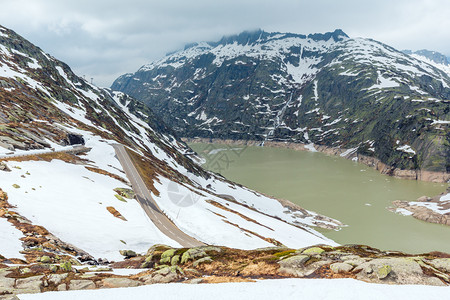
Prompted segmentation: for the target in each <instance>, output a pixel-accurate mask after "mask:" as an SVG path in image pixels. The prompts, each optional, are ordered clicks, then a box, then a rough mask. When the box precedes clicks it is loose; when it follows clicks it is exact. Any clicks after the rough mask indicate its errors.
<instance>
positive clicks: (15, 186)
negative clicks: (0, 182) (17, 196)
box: [12, 183, 20, 189]
mask: <svg viewBox="0 0 450 300" xmlns="http://www.w3.org/2000/svg"><path fill="white" fill-rule="evenodd" d="M12 186H13V188H15V189H20V185H18V184H16V183H14V184H13V185H12Z"/></svg>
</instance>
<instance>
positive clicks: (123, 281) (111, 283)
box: [102, 278, 142, 288]
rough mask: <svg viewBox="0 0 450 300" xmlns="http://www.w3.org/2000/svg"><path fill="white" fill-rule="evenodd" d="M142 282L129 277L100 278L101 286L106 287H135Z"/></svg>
mask: <svg viewBox="0 0 450 300" xmlns="http://www.w3.org/2000/svg"><path fill="white" fill-rule="evenodd" d="M141 284H142V283H141V282H140V281H137V280H133V279H129V278H105V279H103V280H102V286H103V287H106V288H121V287H136V286H139V285H141Z"/></svg>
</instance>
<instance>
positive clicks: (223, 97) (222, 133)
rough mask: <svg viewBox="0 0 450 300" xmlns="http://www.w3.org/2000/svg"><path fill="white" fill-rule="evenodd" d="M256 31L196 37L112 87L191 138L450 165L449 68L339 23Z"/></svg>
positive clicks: (409, 166) (399, 165)
mask: <svg viewBox="0 0 450 300" xmlns="http://www.w3.org/2000/svg"><path fill="white" fill-rule="evenodd" d="M258 33H259V34H260V36H261V34H262V33H263V31H261V32H256V33H254V34H253V38H252V40H253V41H255V42H254V43H253V44H251V43H245V41H248V38H245V37H246V36H247V35H246V34H244V35H236V36H234V37H232V38H228V39H226V41H229V42H228V43H227V44H221V43H217V46H215V47H213V46H212V45H211V44H209V43H197V44H195V46H191V47H189V48H187V49H186V50H183V51H178V52H176V53H174V54H172V55H169V56H167V57H164V58H163V59H161V60H159V61H156V62H153V63H150V64H147V65H144V66H143V67H141V68H140V69H139V70H138V71H137V72H136V73H133V74H131V73H129V74H126V75H123V76H121V77H119V78H118V79H117V80H116V81H115V82H114V83H113V85H112V89H114V90H121V91H125V92H127V93H129V94H131V95H132V96H134V97H135V98H137V99H139V100H140V101H142V102H144V103H145V104H146V105H150V106H151V107H152V108H153V109H154V110H155V112H156V113H157V114H159V115H160V116H161V117H162V118H163V120H164V121H165V122H167V123H168V124H170V125H171V126H172V127H174V128H175V130H176V131H177V132H179V133H180V135H182V136H184V137H187V138H195V137H199V138H221V139H237V140H257V141H261V142H263V141H264V140H273V141H276V142H283V141H285V142H297V143H305V144H308V143H314V144H318V145H324V146H328V147H340V148H346V149H353V148H357V150H356V151H357V152H358V153H359V154H362V155H367V156H373V157H376V158H378V159H380V160H381V161H382V162H383V163H385V164H387V165H389V166H391V167H393V168H396V169H402V170H403V169H404V170H426V171H432V172H443V173H444V174H445V173H448V170H449V169H450V158H449V156H450V155H449V150H448V146H446V145H448V143H449V137H448V136H447V135H446V134H445V132H447V131H446V129H445V128H447V127H448V122H450V121H449V119H450V116H449V115H448V109H446V107H448V105H447V104H448V101H449V100H448V99H449V98H450V89H449V86H450V77H449V76H448V74H447V73H445V72H444V71H442V70H441V69H438V68H436V67H434V66H432V65H430V64H428V63H426V62H424V61H422V60H418V59H416V58H414V57H411V56H409V55H407V54H404V53H402V52H400V51H398V50H396V49H394V48H392V47H390V46H388V45H385V44H383V43H380V42H377V41H375V40H371V39H364V38H349V37H347V35H345V33H343V32H342V31H340V30H336V31H335V32H334V33H327V34H322V35H320V37H321V39H316V40H314V39H313V37H314V36H315V35H308V36H306V35H294V34H280V33H266V36H265V38H264V39H259V40H258V39H257V38H256V36H258ZM344 35H345V36H344ZM333 36H337V37H338V38H336V39H335V38H334V37H333ZM239 37H241V38H239ZM332 37H333V38H332ZM325 39H326V40H325ZM238 40H242V41H241V42H240V43H239V42H238ZM394 107H396V108H394ZM392 109H394V110H392ZM377 116H380V117H377ZM381 116H391V117H389V118H388V119H386V118H381ZM411 116H413V117H414V118H413V119H412V120H413V122H411V120H409V121H408V120H407V119H410V118H411ZM327 120H328V121H327ZM400 121H401V122H403V123H405V121H406V124H405V125H402V126H400V127H399V126H398V125H397V124H396V123H398V122H400ZM353 122H354V123H353ZM345 123H346V124H345ZM358 124H360V125H358ZM407 124H409V125H407ZM395 128H398V129H400V132H398V130H395ZM369 129H373V130H370V131H369ZM442 131H443V132H442ZM386 132H388V133H389V134H388V135H387V136H386ZM424 141H425V143H424ZM410 147H412V148H413V149H415V150H412V151H409V152H408V151H403V149H410ZM372 149H373V150H372ZM413 152H414V155H412V154H413Z"/></svg>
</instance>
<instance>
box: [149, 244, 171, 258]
mask: <svg viewBox="0 0 450 300" xmlns="http://www.w3.org/2000/svg"><path fill="white" fill-rule="evenodd" d="M169 249H172V247H169V246H167V245H163V244H155V245H153V246H151V247H150V248H148V250H147V256H149V255H156V254H160V253H163V252H164V251H166V250H169Z"/></svg>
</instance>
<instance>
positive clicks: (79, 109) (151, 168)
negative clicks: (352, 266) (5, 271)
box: [0, 26, 340, 263]
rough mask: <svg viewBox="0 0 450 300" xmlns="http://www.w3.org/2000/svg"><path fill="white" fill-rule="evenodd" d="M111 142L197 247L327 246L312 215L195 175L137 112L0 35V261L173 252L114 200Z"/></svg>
mask: <svg viewBox="0 0 450 300" xmlns="http://www.w3.org/2000/svg"><path fill="white" fill-rule="evenodd" d="M118 143H119V144H122V145H124V146H126V147H127V148H128V151H130V153H133V159H135V162H134V164H135V165H136V167H137V169H138V170H141V171H140V173H141V174H140V175H141V176H142V177H143V180H145V183H146V184H147V187H148V188H149V193H150V194H151V196H152V198H153V199H154V200H155V203H156V204H157V206H159V210H160V211H161V212H162V214H164V215H166V216H167V218H169V219H170V220H172V222H173V223H174V224H175V225H176V226H177V227H178V228H179V229H180V230H181V231H183V232H185V233H186V234H188V235H190V236H192V237H194V238H196V239H197V240H198V241H201V242H202V243H204V244H216V245H226V246H230V247H235V248H243V249H252V248H258V247H267V246H273V245H274V244H284V245H286V246H292V247H303V246H307V245H311V244H322V243H325V244H331V245H334V244H335V243H334V242H333V241H331V240H329V239H327V238H325V237H324V236H322V235H321V234H319V233H318V232H316V231H315V230H313V229H311V228H310V227H309V226H310V225H311V226H314V225H315V224H323V223H324V221H323V220H324V217H323V216H320V215H318V214H316V213H314V212H308V211H306V210H305V212H306V214H305V213H303V214H301V215H300V214H297V213H296V211H295V210H291V209H287V208H285V207H284V206H283V205H282V204H281V203H280V202H278V201H277V200H275V199H271V198H269V197H266V196H263V195H261V194H258V193H256V192H254V191H251V190H249V189H246V188H245V187H242V186H239V185H236V184H234V183H232V182H228V181H227V180H226V179H224V178H222V177H218V176H216V175H215V174H212V173H209V172H207V171H205V170H203V169H202V168H201V167H199V166H198V165H197V164H196V163H194V162H193V161H192V160H191V159H190V158H189V156H190V155H192V154H193V151H192V150H191V149H190V148H188V147H187V146H186V145H185V144H184V143H183V142H182V141H181V140H179V139H177V138H176V137H175V135H174V134H173V131H172V130H171V129H169V128H168V127H167V126H166V125H165V124H164V122H163V121H161V120H160V119H159V118H158V117H157V116H155V114H154V113H153V112H152V111H151V110H150V109H149V108H148V107H147V106H145V105H144V104H142V103H141V102H138V101H136V100H134V99H133V98H131V97H130V96H127V95H126V94H123V93H121V92H112V91H111V90H109V89H101V88H98V87H96V86H93V85H91V84H89V83H88V82H86V81H85V80H83V79H82V78H80V77H78V76H76V75H75V74H74V73H73V72H72V71H71V69H70V68H69V67H68V66H67V65H66V64H64V63H62V62H61V61H59V60H57V59H55V58H53V57H51V56H50V55H48V54H46V53H44V52H43V51H42V50H41V49H39V48H38V47H36V46H34V45H32V44H31V43H29V42H28V41H26V40H25V39H23V38H22V37H20V36H19V35H17V34H16V33H15V32H13V31H11V30H8V29H6V28H4V27H1V26H0V161H1V168H0V189H1V190H0V191H2V192H1V194H0V196H1V199H0V219H1V222H0V224H1V225H2V226H1V228H0V237H1V239H0V240H1V241H2V242H1V243H0V258H2V259H3V257H2V256H1V255H3V256H5V259H6V260H7V259H13V258H17V259H21V260H22V261H21V262H23V260H26V261H27V262H36V261H37V259H38V258H39V257H40V256H42V255H45V256H48V257H49V258H51V259H52V260H55V261H56V262H61V263H63V261H58V260H63V259H65V258H64V257H65V256H64V255H67V251H68V253H69V255H71V256H72V257H73V259H74V260H75V261H76V262H80V261H87V260H90V261H94V262H99V263H100V262H105V261H108V260H109V261H112V260H119V259H121V258H122V257H121V255H120V254H119V250H132V251H135V252H136V253H141V252H142V251H146V250H147V249H148V248H149V247H150V246H151V245H153V244H157V243H164V244H169V245H171V246H180V245H179V244H178V243H177V242H176V241H174V240H172V239H170V238H168V237H167V236H165V235H164V234H163V233H162V232H161V231H160V230H159V229H158V228H157V227H156V226H155V224H154V223H152V222H151V221H150V219H149V218H148V217H147V215H146V214H145V212H144V210H143V209H142V207H141V206H140V205H139V203H138V202H137V201H135V199H130V198H129V197H132V196H129V195H130V193H129V192H128V193H124V191H127V190H128V191H129V189H130V188H131V187H130V183H129V181H128V179H127V178H126V175H125V172H124V170H123V168H122V165H121V164H120V163H119V160H118V159H117V157H116V153H115V150H114V147H113V145H115V144H118ZM131 194H133V193H131ZM223 195H226V197H225V196H223ZM180 199H189V201H187V202H188V205H185V204H184V203H183V205H180ZM160 211H158V212H160ZM326 220H327V221H326V222H325V223H327V224H325V225H326V226H334V227H335V228H336V227H339V225H340V223H339V222H337V221H335V220H332V219H326ZM27 224H28V225H29V226H28V225H27ZM31 224H32V225H31ZM33 226H34V227H33ZM36 226H37V227H36ZM39 226H41V227H42V228H41V227H39ZM35 227H36V228H38V229H39V230H37V231H36V230H35V229H33V228H35ZM21 232H24V233H26V236H25V237H24V236H23V234H22V233H21ZM5 239H6V240H5ZM55 241H57V242H55ZM67 245H73V246H67ZM39 249H43V252H41V251H40V250H39ZM64 249H66V250H64ZM67 249H68V250H67ZM64 251H66V252H64ZM63 252H64V253H65V254H64V255H63ZM38 256H39V257H38ZM57 257H59V258H57ZM105 258H106V260H105ZM0 263H1V260H0Z"/></svg>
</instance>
